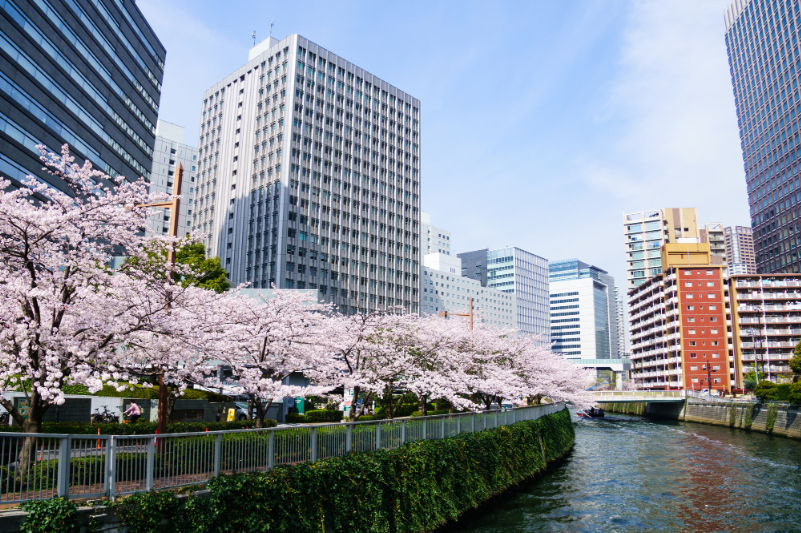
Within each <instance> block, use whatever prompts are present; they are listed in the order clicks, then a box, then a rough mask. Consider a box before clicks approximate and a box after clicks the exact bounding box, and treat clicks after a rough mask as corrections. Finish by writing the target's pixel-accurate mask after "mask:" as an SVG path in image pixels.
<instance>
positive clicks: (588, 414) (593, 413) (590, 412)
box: [576, 407, 604, 418]
mask: <svg viewBox="0 0 801 533" xmlns="http://www.w3.org/2000/svg"><path fill="white" fill-rule="evenodd" d="M576 414H577V415H578V416H580V417H582V418H603V417H604V410H603V409H601V408H600V407H599V408H597V409H596V408H595V407H590V408H589V409H585V410H584V411H579V412H578V413H576Z"/></svg>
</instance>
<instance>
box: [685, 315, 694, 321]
mask: <svg viewBox="0 0 801 533" xmlns="http://www.w3.org/2000/svg"><path fill="white" fill-rule="evenodd" d="M687 322H695V317H694V316H691V317H688V318H687Z"/></svg>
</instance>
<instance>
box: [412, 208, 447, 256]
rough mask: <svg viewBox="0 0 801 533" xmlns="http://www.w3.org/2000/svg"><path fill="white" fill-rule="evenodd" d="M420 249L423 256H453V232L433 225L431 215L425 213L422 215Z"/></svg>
mask: <svg viewBox="0 0 801 533" xmlns="http://www.w3.org/2000/svg"><path fill="white" fill-rule="evenodd" d="M421 220H422V223H421V224H420V247H421V248H422V250H423V256H426V255H427V254H445V255H451V232H450V231H446V230H444V229H442V228H436V227H434V226H432V225H431V215H430V214H428V213H426V212H425V211H423V212H422V214H421Z"/></svg>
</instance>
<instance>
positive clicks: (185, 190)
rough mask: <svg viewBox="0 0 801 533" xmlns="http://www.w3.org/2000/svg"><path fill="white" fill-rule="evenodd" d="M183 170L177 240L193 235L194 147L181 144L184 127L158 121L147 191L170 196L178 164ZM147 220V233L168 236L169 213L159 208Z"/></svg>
mask: <svg viewBox="0 0 801 533" xmlns="http://www.w3.org/2000/svg"><path fill="white" fill-rule="evenodd" d="M179 163H180V164H181V165H182V166H183V169H184V174H183V179H182V181H181V205H180V209H179V211H180V213H179V216H178V237H185V236H186V235H188V234H190V233H192V211H193V209H194V205H193V203H194V196H195V176H196V174H197V148H195V147H193V146H187V145H185V144H184V128H182V127H181V126H177V125H175V124H171V123H169V122H165V121H163V120H159V121H158V123H157V124H156V144H155V148H154V149H153V164H152V167H151V169H150V192H151V193H166V194H172V193H173V190H174V189H173V186H174V183H175V182H174V180H175V169H176V167H177V166H178V164H179ZM158 211H159V213H158V214H157V215H153V216H152V217H151V218H150V222H149V225H148V231H149V232H150V233H152V234H156V235H168V234H169V230H170V216H171V213H170V210H169V209H159V210H158Z"/></svg>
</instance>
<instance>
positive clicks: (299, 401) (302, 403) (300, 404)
mask: <svg viewBox="0 0 801 533" xmlns="http://www.w3.org/2000/svg"><path fill="white" fill-rule="evenodd" d="M295 409H297V410H298V414H299V415H303V414H306V400H304V399H303V398H295Z"/></svg>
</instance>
